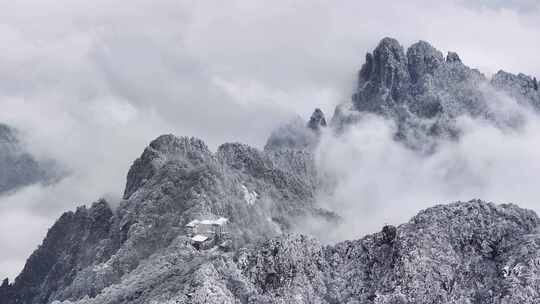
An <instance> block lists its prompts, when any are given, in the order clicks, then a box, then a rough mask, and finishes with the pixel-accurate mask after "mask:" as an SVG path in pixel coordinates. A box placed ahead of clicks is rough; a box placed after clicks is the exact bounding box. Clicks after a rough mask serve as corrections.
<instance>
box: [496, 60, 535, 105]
mask: <svg viewBox="0 0 540 304" xmlns="http://www.w3.org/2000/svg"><path fill="white" fill-rule="evenodd" d="M491 85H492V86H493V87H495V88H497V89H499V90H501V91H503V92H506V93H507V94H508V95H510V96H511V97H513V98H515V99H516V100H517V101H518V102H521V103H522V104H531V105H533V106H534V108H536V109H537V110H540V92H539V91H538V81H537V80H536V78H535V77H531V76H527V75H525V74H522V73H519V74H517V75H515V74H512V73H508V72H505V71H502V70H500V71H498V72H497V73H496V74H495V75H493V78H491Z"/></svg>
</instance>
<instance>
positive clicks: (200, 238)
mask: <svg viewBox="0 0 540 304" xmlns="http://www.w3.org/2000/svg"><path fill="white" fill-rule="evenodd" d="M191 239H192V240H193V241H195V242H199V243H201V242H204V241H206V240H208V237H207V236H204V235H200V234H197V235H196V236H194V237H192V238H191Z"/></svg>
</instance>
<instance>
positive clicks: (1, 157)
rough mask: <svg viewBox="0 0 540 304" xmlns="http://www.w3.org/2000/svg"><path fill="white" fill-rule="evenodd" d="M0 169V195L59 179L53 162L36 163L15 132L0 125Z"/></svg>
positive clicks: (58, 172) (58, 173)
mask: <svg viewBox="0 0 540 304" xmlns="http://www.w3.org/2000/svg"><path fill="white" fill-rule="evenodd" d="M0 168H1V170H0V195H1V194H5V193H7V192H10V191H14V190H16V189H18V188H20V187H24V186H28V185H32V184H35V183H49V182H53V181H54V180H55V179H57V178H60V171H59V170H58V168H57V167H55V164H54V163H53V161H42V162H39V161H37V160H36V159H35V158H34V156H32V155H31V154H30V153H28V152H27V151H26V150H25V147H24V146H23V144H22V143H21V141H20V139H19V134H18V133H17V131H16V130H14V129H13V128H10V127H9V126H7V125H5V124H1V123H0Z"/></svg>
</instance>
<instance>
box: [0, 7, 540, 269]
mask: <svg viewBox="0 0 540 304" xmlns="http://www.w3.org/2000/svg"><path fill="white" fill-rule="evenodd" d="M0 19H1V20H2V22H1V23H0V45H1V52H0V108H1V109H2V110H1V111H0V121H1V122H4V123H7V124H10V125H12V126H14V127H17V128H18V129H20V130H21V131H22V132H23V134H24V135H25V137H24V141H25V143H26V144H27V145H28V148H29V149H30V150H31V151H32V152H33V153H35V154H36V155H38V156H39V157H43V158H54V159H56V160H57V161H58V162H59V163H60V164H61V165H62V166H64V167H66V168H68V169H69V170H71V172H72V175H70V177H69V178H66V179H64V180H63V181H62V182H60V183H59V184H56V185H53V186H48V187H41V186H32V187H28V188H25V189H22V190H21V191H18V192H17V193H15V194H13V195H10V196H7V197H3V198H1V199H0V248H2V250H0V277H4V276H7V275H9V276H10V277H14V276H15V275H16V273H18V271H20V269H21V267H22V265H23V264H24V261H25V259H26V258H27V257H28V255H29V254H30V253H31V252H32V251H33V250H34V249H35V248H36V247H37V245H38V244H39V243H40V242H41V240H42V238H43V236H44V234H45V233H46V230H47V228H48V227H49V226H50V225H51V224H52V223H53V222H54V220H55V219H56V218H57V217H58V216H59V215H60V214H61V213H62V212H63V211H65V210H70V209H73V208H74V207H75V206H77V205H81V204H86V203H90V202H92V201H94V200H96V199H97V198H99V197H101V196H106V197H109V198H111V199H112V200H114V199H117V198H118V197H119V195H120V193H121V192H122V191H123V186H124V182H125V175H126V173H127V170H128V168H129V165H130V164H131V162H132V161H133V160H134V159H135V158H136V157H137V156H138V155H139V154H140V153H141V152H142V150H143V148H144V147H145V145H146V144H147V143H148V142H149V141H150V140H151V139H153V138H155V137H156V136H158V135H159V134H162V133H174V134H176V135H190V136H197V137H201V138H202V139H204V140H205V141H207V143H208V144H209V145H210V147H211V148H213V149H214V148H215V147H216V146H217V145H219V144H220V143H222V142H225V141H241V142H245V143H249V144H252V145H254V146H257V147H261V146H262V145H263V144H264V141H265V139H266V137H267V135H268V134H269V132H270V131H271V130H272V128H274V127H275V126H276V125H277V124H280V123H282V122H283V121H285V120H287V119H289V118H290V117H292V116H293V115H301V116H303V117H305V118H307V117H308V116H309V114H310V113H311V112H312V110H313V109H314V108H315V107H321V108H322V109H323V110H324V111H325V113H326V114H327V116H330V115H331V113H332V111H333V108H334V107H335V105H336V104H338V103H341V102H343V101H346V100H348V99H349V96H350V95H351V92H352V88H353V83H354V78H355V75H356V72H357V70H358V69H359V68H360V66H361V65H362V63H363V60H364V56H365V53H366V52H367V51H371V50H372V49H373V48H374V47H375V46H376V44H377V43H378V42H379V40H380V39H381V38H383V37H385V36H391V37H395V38H397V39H398V40H400V41H401V42H402V43H403V44H404V45H405V46H408V45H410V44H411V43H413V42H415V41H418V40H420V39H422V40H427V41H429V42H431V43H432V44H433V45H434V46H436V47H437V48H439V49H441V50H442V51H443V52H446V51H449V50H451V51H456V52H458V53H459V54H460V56H461V58H462V60H463V61H464V62H465V63H466V64H468V65H470V66H472V67H476V68H479V69H480V70H481V71H482V72H484V73H486V74H488V75H490V74H492V73H494V72H496V71H497V70H499V69H504V70H507V71H510V72H514V73H517V72H523V73H526V74H531V75H540V51H539V50H540V39H538V37H540V24H539V22H540V11H539V2H538V1H536V0H511V1H503V0H497V1H490V0H485V1H474V0H456V1H422V0H413V1H357V0H354V1H353V0H351V1H317V0H310V1H258V0H249V1H247V0H246V1H234V0H231V1H180V0H171V1H168V0H153V1H142V0H131V1H118V0H94V1H80V0H69V1H67V0H54V1H52V0H51V1H45V0H18V1H0ZM426 177H429V175H426ZM426 198H432V196H426Z"/></svg>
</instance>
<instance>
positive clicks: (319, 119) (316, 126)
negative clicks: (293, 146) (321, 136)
mask: <svg viewBox="0 0 540 304" xmlns="http://www.w3.org/2000/svg"><path fill="white" fill-rule="evenodd" d="M308 127H309V128H310V129H312V130H314V131H319V130H320V129H321V128H324V127H326V119H325V117H324V113H323V111H321V109H319V108H317V109H315V111H314V112H313V114H311V117H310V118H309V121H308Z"/></svg>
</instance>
